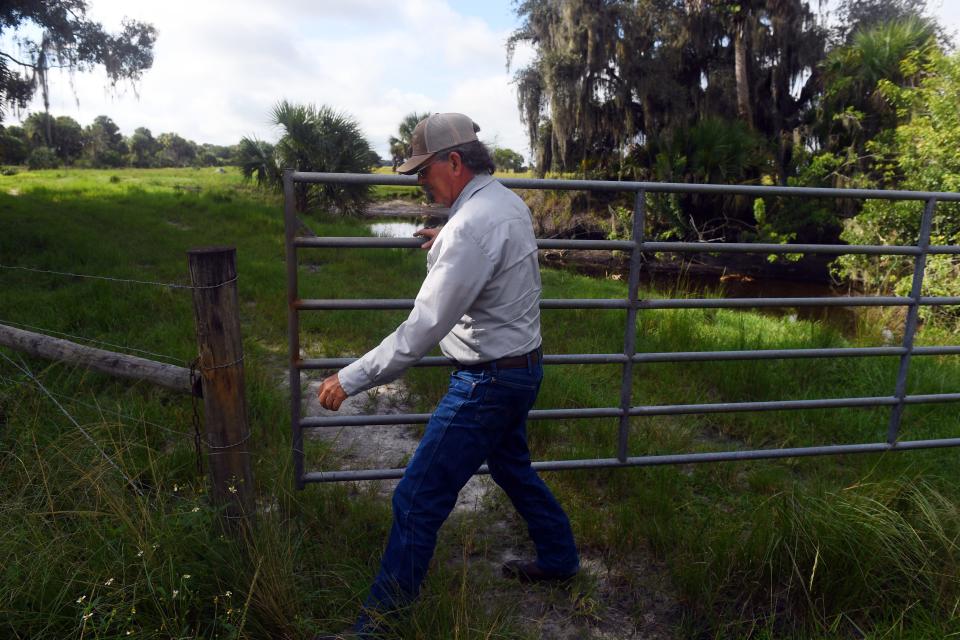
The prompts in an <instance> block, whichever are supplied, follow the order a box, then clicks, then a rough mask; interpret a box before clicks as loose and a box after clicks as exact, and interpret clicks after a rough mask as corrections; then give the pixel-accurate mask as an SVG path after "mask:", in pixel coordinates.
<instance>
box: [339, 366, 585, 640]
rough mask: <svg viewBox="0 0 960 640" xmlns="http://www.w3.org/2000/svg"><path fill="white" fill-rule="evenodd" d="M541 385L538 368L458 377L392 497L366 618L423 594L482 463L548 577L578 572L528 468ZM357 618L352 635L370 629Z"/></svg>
mask: <svg viewBox="0 0 960 640" xmlns="http://www.w3.org/2000/svg"><path fill="white" fill-rule="evenodd" d="M542 379H543V368H542V367H541V365H540V364H539V363H535V364H531V365H530V366H528V367H526V368H521V369H497V368H496V367H495V366H494V365H491V366H490V367H489V368H488V369H486V370H484V371H480V372H473V371H466V370H458V371H455V372H454V373H453V374H451V376H450V388H449V390H448V391H447V394H446V395H445V396H444V397H443V399H442V400H441V401H440V404H439V405H438V406H437V409H436V411H434V413H433V415H432V416H431V418H430V421H429V422H428V423H427V428H426V432H425V433H424V435H423V438H422V439H421V440H420V445H419V446H418V447H417V451H416V453H414V455H413V458H412V459H411V460H410V463H409V464H408V465H407V468H406V471H405V472H404V475H403V479H402V480H400V483H399V484H398V485H397V488H396V490H395V491H394V494H393V526H392V528H391V530H390V538H389V541H388V542H387V548H386V551H385V552H384V554H383V560H382V563H381V566H380V572H379V574H378V575H377V577H376V580H375V581H374V583H373V586H372V588H371V590H370V595H369V597H368V598H367V601H366V603H365V609H366V611H367V612H372V611H376V612H384V613H385V612H389V611H391V610H394V609H396V608H398V607H400V606H403V605H405V604H407V603H409V602H411V601H412V600H413V599H414V598H416V596H417V594H418V593H419V591H420V584H421V583H422V582H423V578H424V576H425V575H426V573H427V567H428V565H429V564H430V559H431V558H432V557H433V551H434V547H435V546H436V543H437V531H438V530H439V529H440V526H441V525H442V524H443V522H444V521H445V520H446V519H447V516H448V515H449V514H450V511H451V510H452V509H453V506H454V504H455V503H456V500H457V494H459V493H460V489H462V488H463V485H465V484H466V483H467V480H469V479H470V477H471V476H472V475H473V474H474V472H476V470H477V468H479V467H480V465H481V464H483V461H484V460H486V461H487V465H488V467H489V469H490V475H491V476H492V477H493V479H494V481H495V482H496V483H497V484H498V485H500V487H501V488H502V489H503V490H504V491H505V492H506V494H507V496H508V497H509V498H510V500H511V502H512V503H513V506H514V507H515V508H516V509H517V511H518V512H519V513H520V515H521V516H523V518H524V520H526V522H527V530H528V531H529V533H530V537H531V538H532V539H533V542H534V545H535V546H536V550H537V564H538V565H539V566H540V568H542V569H544V570H545V571H552V572H557V573H571V574H572V573H575V572H576V571H577V570H578V568H579V566H580V560H579V557H578V555H577V547H576V544H575V543H574V540H573V532H572V531H571V529H570V521H569V520H568V519H567V515H566V514H565V513H564V511H563V508H561V507H560V505H559V504H558V503H557V501H556V499H555V498H554V497H553V494H552V493H551V492H550V489H548V488H547V486H546V485H545V484H544V483H543V480H541V479H540V477H539V476H538V475H537V473H536V472H535V471H534V470H533V469H532V468H531V467H530V451H529V450H528V449H527V430H526V427H527V411H529V410H530V408H531V407H532V406H533V403H534V401H535V400H536V398H537V393H538V392H539V390H540V382H541V380H542ZM371 626H372V623H371V621H370V619H369V617H368V615H367V613H364V614H363V615H361V618H360V620H358V622H357V627H356V630H357V631H365V630H368V629H369V628H371Z"/></svg>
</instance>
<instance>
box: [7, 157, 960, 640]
mask: <svg viewBox="0 0 960 640" xmlns="http://www.w3.org/2000/svg"><path fill="white" fill-rule="evenodd" d="M310 226H311V228H313V229H314V230H315V231H316V232H317V233H319V234H322V235H359V234H365V233H366V231H365V227H364V225H363V224H362V223H361V222H358V221H351V220H333V219H329V218H317V219H315V220H313V221H311V224H310ZM0 229H2V233H0V324H13V325H15V326H21V327H27V328H35V329H39V330H42V331H46V332H59V333H62V334H67V335H70V336H79V337H83V338H85V339H92V340H98V341H103V342H108V343H111V344H113V345H124V346H126V347H130V348H135V349H140V350H146V351H149V352H151V353H152V354H154V355H151V356H149V357H155V358H160V357H161V356H163V357H166V358H169V360H170V361H172V362H174V363H178V364H184V363H187V362H189V361H190V360H192V359H193V357H194V355H195V351H196V348H195V337H194V328H193V317H192V310H191V306H190V294H189V291H187V290H182V289H171V288H168V287H163V286H157V285H146V284H133V283H125V282H117V281H107V280H91V279H83V278H77V277H68V276H63V275H56V274H51V273H40V272H37V271H26V270H23V269H11V268H9V267H28V268H31V269H36V270H46V271H57V272H69V273H80V274H89V275H102V276H110V277H113V278H119V279H131V280H140V281H150V282H161V283H185V282H186V280H187V269H186V255H185V252H186V251H187V250H188V249H189V248H192V247H197V246H206V245H233V246H236V247H237V256H238V271H239V274H240V278H239V281H238V286H239V291H240V297H241V306H242V317H241V320H242V327H243V331H244V349H245V353H246V360H245V365H246V372H247V391H248V403H249V412H250V423H251V429H252V432H253V435H254V439H255V444H254V447H253V451H254V464H255V468H254V474H255V478H256V482H257V490H258V496H259V498H258V502H259V504H261V505H262V506H263V509H262V513H261V515H260V518H259V520H258V523H257V526H256V528H255V529H254V530H253V531H252V532H251V534H250V535H249V536H248V537H247V538H245V539H244V540H241V541H235V540H232V539H230V538H229V537H226V536H224V535H223V534H222V532H221V530H220V528H219V526H218V524H217V519H216V513H215V511H214V509H213V508H211V507H210V506H209V505H208V504H207V503H206V501H205V499H204V497H203V496H204V493H205V489H206V478H205V477H200V476H198V474H197V470H196V457H195V453H194V449H193V428H192V426H191V415H192V408H191V403H190V400H189V399H188V398H184V397H179V396H174V395H172V394H169V393H167V392H163V391H160V390H158V389H156V388H153V387H151V386H149V385H146V384H130V383H127V382H122V381H116V380H113V379H110V378H107V377H105V376H101V375H97V374H92V373H89V372H87V371H84V370H82V369H78V368H75V367H70V366H65V365H61V364H51V363H48V362H44V361H39V360H32V359H29V358H25V357H24V358H21V357H20V356H18V355H17V354H16V353H15V352H13V351H10V350H6V349H3V350H0V354H2V356H3V357H0V496H2V498H0V532H2V536H3V537H2V539H0V636H2V637H10V638H18V639H19V638H58V639H59V638H81V637H82V638H118V637H131V638H168V637H176V638H214V637H220V638H266V637H270V638H280V637H289V638H304V637H309V636H310V634H312V633H315V632H317V631H321V630H323V631H336V630H339V629H340V628H341V627H342V626H343V625H345V624H346V623H347V622H348V621H349V620H350V619H351V618H352V617H353V616H354V615H355V613H356V611H357V608H358V606H359V603H360V601H361V600H362V597H363V595H364V593H363V592H364V589H365V588H366V587H367V586H368V583H369V581H370V579H371V578H372V575H373V573H374V571H375V569H376V566H377V563H378V560H379V554H380V550H381V548H382V544H383V542H384V540H385V538H386V533H387V529H388V526H389V522H390V514H389V504H388V501H386V500H384V499H382V498H381V497H379V496H378V495H377V492H376V491H375V487H370V486H359V485H357V486H348V485H315V486H310V487H308V488H307V489H306V490H304V491H302V492H296V491H294V490H293V489H292V470H291V468H290V437H289V419H288V415H287V405H286V395H285V393H284V390H283V389H282V388H281V384H280V381H281V380H282V379H283V369H284V366H285V362H286V334H285V330H286V302H285V271H284V270H285V267H284V248H283V224H282V216H281V210H280V204H279V200H278V199H277V197H276V196H273V195H269V194H262V193H260V192H258V191H256V190H254V189H253V188H251V187H249V186H248V185H245V184H244V183H242V181H241V180H240V177H239V174H238V172H237V171H236V170H235V169H227V171H226V173H222V174H221V173H215V172H214V171H213V170H210V169H202V170H116V171H79V170H78V171H73V170H61V171H42V172H21V173H18V174H16V175H13V176H2V177H0ZM424 270H425V268H424V264H423V256H422V254H420V253H419V252H414V251H407V250H355V251H348V250H342V249H338V250H325V251H317V252H315V253H310V254H308V255H307V256H306V257H305V258H304V259H303V260H302V261H301V295H302V296H303V297H317V298H346V297H389V298H402V297H413V295H414V294H415V293H416V290H417V288H418V285H419V282H420V280H421V279H422V277H423V274H424ZM543 280H544V296H545V297H572V298H588V297H601V298H605V297H623V296H624V295H625V289H626V287H625V285H624V284H623V283H622V282H619V281H613V280H598V279H591V278H586V277H582V276H577V275H574V274H571V273H569V272H564V271H553V270H545V271H544V273H543ZM651 295H662V294H651ZM403 317H404V314H403V313H401V312H376V313H373V312H371V313H367V312H356V311H354V312H337V313H333V312H329V313H317V314H311V315H308V316H305V318H304V321H303V333H302V342H303V346H304V349H305V350H306V352H307V354H308V356H314V357H318V356H334V355H337V356H339V355H355V354H359V353H361V352H362V351H364V350H365V349H367V348H370V347H372V346H373V345H375V344H376V343H377V342H378V341H379V340H380V339H381V338H382V337H383V336H384V335H385V334H386V333H388V332H389V331H390V330H391V329H392V328H393V327H394V326H395V325H396V324H397V322H399V321H400V320H401V319H402V318H403ZM623 318H624V313H623V312H622V311H583V310H578V311H564V310H553V311H551V310H547V311H545V312H544V315H543V330H544V341H545V345H546V347H547V350H548V352H552V353H615V352H618V351H621V350H622V343H623ZM639 318H640V319H639V328H638V332H637V346H638V350H639V351H696V350H703V351H712V350H726V349H755V348H805V347H828V346H830V347H835V346H852V345H854V344H856V345H877V344H880V341H881V338H880V336H879V330H880V325H879V324H876V323H867V322H865V323H864V326H863V328H862V330H861V332H860V336H859V337H858V338H857V339H856V340H853V341H851V340H849V339H846V338H844V337H842V336H841V335H839V334H838V333H837V332H835V331H833V330H831V329H830V328H828V327H825V326H822V325H819V324H815V323H808V322H803V321H800V322H791V321H789V320H788V319H775V318H771V317H768V316H763V315H759V314H754V313H746V312H744V313H740V312H733V311H724V310H715V311H709V310H673V311H668V310H663V311H650V312H645V313H641V314H640V317H639ZM920 342H922V343H924V344H938V343H951V342H956V338H955V337H954V336H950V335H936V334H933V333H932V332H927V333H924V334H922V335H921V339H920ZM114 348H115V347H114ZM139 355H143V354H139ZM897 364H898V363H897V360H896V359H890V358H885V359H884V358H871V359H859V358H847V359H843V360H834V361H825V360H820V359H804V360H787V361H756V362H725V363H695V364H691V365H680V364H651V365H644V366H638V367H636V368H635V377H634V403H635V404H651V405H653V404H682V403H699V402H725V401H726V402H736V401H746V400H777V399H802V398H816V397H837V396H885V395H890V394H891V393H892V389H893V386H894V380H895V377H896V371H897ZM445 376H446V372H445V371H443V370H415V371H412V372H410V373H409V374H408V375H407V376H405V380H406V384H407V385H408V387H409V389H410V391H411V398H412V403H413V407H412V409H413V410H425V411H428V410H429V409H430V408H431V407H432V406H433V404H434V403H435V402H436V400H437V398H438V397H439V395H440V394H441V393H442V392H443V389H444V382H445ZM34 377H35V378H36V380H37V381H38V382H39V383H40V384H42V386H43V387H44V388H45V389H46V390H47V391H49V392H50V394H53V397H54V398H56V400H57V402H59V403H60V406H58V405H57V404H56V403H54V401H53V400H52V399H51V397H50V395H48V394H47V393H46V392H45V391H43V390H42V389H41V387H40V386H39V385H38V384H37V383H36V382H35V381H34V379H33V378H34ZM619 379H620V368H619V367H617V366H600V365H597V366H587V365H576V366H554V367H550V368H549V369H548V372H547V379H546V382H545V384H544V389H543V392H542V394H541V397H540V399H539V400H538V407H541V408H548V407H549V408H555V407H609V406H617V405H618V404H619V386H620V385H619ZM958 387H960V368H958V366H957V362H956V361H955V359H952V358H915V359H914V362H913V364H912V368H911V377H910V389H909V392H910V393H945V392H953V391H957V389H958ZM60 407H62V410H61V408H60ZM68 414H69V417H68ZM888 417H889V410H879V409H844V410H833V411H826V410H824V411H806V412H786V411H784V412H765V413H728V414H714V415H709V416H682V415H681V416H671V417H651V418H637V419H635V420H633V421H632V423H631V455H643V454H655V453H677V452H685V451H719V450H727V449H753V448H773V447H782V446H786V447H793V446H807V445H814V444H838V443H854V442H861V441H880V440H882V439H883V438H884V437H885V434H886V428H887V421H888ZM616 428H617V423H616V420H609V419H608V420H578V421H557V422H552V423H544V422H535V423H531V427H530V441H531V447H532V448H533V450H534V454H535V457H536V458H537V459H568V458H583V457H603V458H606V457H613V456H614V455H615V448H616V440H617V438H616ZM84 434H86V435H88V436H89V437H90V438H91V439H92V440H94V441H95V442H96V444H97V447H94V446H93V445H92V444H91V443H90V441H89V440H88V439H87V438H86V437H85V435H84ZM958 434H960V429H958V426H957V418H956V409H955V407H952V406H950V405H919V406H911V407H909V408H908V409H907V410H906V413H905V417H904V426H903V438H904V439H911V440H912V439H923V438H934V437H955V436H957V435H958ZM101 451H102V452H103V453H102V454H101ZM104 455H106V456H107V457H109V458H110V460H111V461H112V462H113V463H114V464H116V465H117V466H118V467H119V468H120V469H121V470H122V472H123V473H124V474H126V475H127V476H129V477H130V478H133V479H134V480H135V481H136V483H137V484H138V486H140V487H143V488H144V491H143V495H142V496H141V495H137V494H136V493H134V492H132V491H130V490H129V489H128V488H127V485H126V482H125V480H124V479H123V477H121V475H120V473H118V472H117V470H116V469H115V468H114V467H113V466H112V464H111V463H109V462H107V461H106V460H105V459H104ZM307 455H308V467H311V468H324V469H329V468H335V467H336V465H337V464H338V463H337V459H336V456H335V455H334V454H333V452H331V451H330V450H329V449H328V447H327V445H324V444H322V443H320V442H318V441H313V442H311V443H310V446H309V447H308V451H307ZM958 472H960V459H958V455H957V452H956V451H954V450H950V449H945V450H931V451H921V452H914V453H906V454H896V455H864V456H842V457H831V458H800V459H789V460H782V461H758V462H746V463H720V464H708V465H698V466H692V465H687V466H680V467H651V468H643V469H639V468H637V469H622V470H604V471H587V470H584V471H575V472H562V473H548V474H545V479H546V480H547V481H548V483H549V484H550V485H551V487H552V488H553V489H554V490H555V492H556V493H557V495H558V498H559V499H560V501H561V503H562V504H563V505H564V506H565V507H566V508H567V509H568V512H569V514H570V516H571V520H572V522H573V526H574V530H575V533H576V535H577V538H578V541H579V543H580V544H581V546H582V549H583V552H584V555H585V557H588V558H593V559H596V560H597V562H598V563H600V565H601V566H603V567H606V568H607V569H608V571H607V574H606V575H602V576H601V575H597V573H590V572H586V573H585V574H584V575H582V576H581V577H579V578H578V579H577V581H575V583H574V584H573V585H572V586H570V587H569V589H566V590H564V589H540V590H534V591H533V596H530V595H529V590H524V589H521V588H519V587H517V586H516V585H513V584H510V583H507V582H506V581H504V580H502V579H500V578H498V577H497V576H496V575H495V573H494V572H493V571H491V570H489V569H487V567H488V565H489V564H490V563H488V562H485V561H486V560H490V559H492V558H495V554H496V552H497V551H498V550H499V549H501V548H502V546H503V545H504V544H505V543H504V540H503V539H504V538H507V539H509V541H510V542H511V544H522V542H521V541H522V540H523V538H524V531H523V526H522V523H521V522H519V521H517V519H516V517H515V516H513V515H512V513H511V510H510V508H509V505H508V504H507V503H506V501H505V499H504V498H502V496H499V495H497V496H494V497H493V498H491V500H490V504H489V505H487V508H485V509H484V510H483V511H482V512H480V513H479V514H476V515H471V516H469V517H465V518H461V519H457V520H456V521H452V522H451V523H449V524H448V525H447V526H446V527H445V529H444V532H443V533H442V534H441V543H440V548H439V549H438V553H437V557H436V562H435V566H434V568H433V569H432V570H431V574H430V576H429V578H428V583H427V585H426V587H425V591H424V594H423V598H422V599H421V600H420V601H419V602H418V603H417V604H416V605H415V606H414V607H412V610H411V612H410V615H409V616H406V617H404V619H403V620H402V621H401V622H400V623H399V624H398V626H397V627H396V628H395V630H394V631H395V633H396V636H397V637H402V638H430V639H433V638H458V639H460V638H471V639H472V638H526V639H533V638H537V637H541V634H542V633H543V632H542V631H538V630H537V628H536V627H534V626H531V624H530V621H529V620H528V617H529V616H528V615H527V613H528V610H527V608H526V607H527V606H528V605H529V598H531V597H533V598H535V599H536V600H537V603H538V606H542V607H545V608H552V609H554V610H556V611H559V612H561V613H562V615H563V616H565V619H566V621H567V623H568V625H569V626H570V627H571V628H574V629H578V630H581V631H580V632H578V633H581V632H582V635H581V636H580V637H591V634H596V633H599V632H600V631H611V630H610V629H608V628H607V627H605V626H604V625H605V624H606V623H604V622H603V621H604V619H605V617H606V616H607V615H608V614H609V613H610V612H611V611H612V610H614V609H616V610H617V611H620V612H624V611H625V612H626V615H627V622H628V623H629V624H634V625H637V626H640V625H642V624H643V623H644V616H645V615H647V614H648V613H649V611H648V610H647V609H646V608H645V603H647V602H649V600H650V597H651V596H650V594H649V592H650V591H651V590H652V591H656V592H658V593H659V592H661V591H662V592H663V593H664V594H666V595H665V596H664V597H667V598H668V599H669V600H670V602H671V603H672V604H671V605H670V606H669V607H665V608H664V610H667V611H669V616H668V617H669V619H668V620H666V621H665V624H666V627H665V628H668V629H669V630H670V633H671V634H672V635H671V636H663V637H690V638H771V639H772V638H784V639H786V638H791V639H793V638H796V639H800V638H860V637H868V638H877V639H880V638H941V637H948V636H950V635H951V634H954V635H956V634H960V619H958V617H957V614H958V607H960V579H958V569H960V550H958V548H957V541H958V536H960V509H958V504H960V489H958V488H957V482H956V479H957V477H958ZM495 521H496V522H506V525H507V526H506V528H505V529H504V528H497V527H493V526H492V523H493V522H495ZM527 550H529V547H527ZM654 578H656V579H657V580H660V581H661V582H657V583H654V582H653V579H654ZM610 585H613V586H612V587H611V586H610ZM611 592H614V593H616V594H617V600H616V602H614V601H612V600H611V598H610V597H609V595H610V593H611ZM640 594H647V595H645V596H643V597H641V595H640ZM543 637H549V636H543ZM606 637H620V636H616V635H608V636H606ZM623 637H628V636H623Z"/></svg>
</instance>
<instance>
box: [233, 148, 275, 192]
mask: <svg viewBox="0 0 960 640" xmlns="http://www.w3.org/2000/svg"><path fill="white" fill-rule="evenodd" d="M237 162H238V163H239V165H240V172H241V173H243V177H244V179H246V180H252V179H254V178H256V181H257V186H258V187H261V188H268V187H269V188H273V187H274V186H276V185H277V184H279V183H281V182H282V181H283V176H282V175H281V171H280V167H279V166H278V165H277V160H276V157H275V156H274V155H273V145H272V144H270V143H269V142H264V141H263V140H257V139H256V138H247V137H246V136H244V137H243V138H241V139H240V144H239V145H237Z"/></svg>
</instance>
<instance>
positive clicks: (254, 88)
mask: <svg viewBox="0 0 960 640" xmlns="http://www.w3.org/2000/svg"><path fill="white" fill-rule="evenodd" d="M88 3H89V5H88V6H89V11H88V15H89V17H90V18H92V19H94V20H97V21H99V22H102V23H103V25H104V27H105V28H107V29H108V30H111V31H113V30H119V28H120V23H121V20H122V19H123V18H124V17H128V18H131V19H135V20H140V21H144V22H149V23H151V24H153V25H154V26H155V27H156V28H157V31H158V37H157V42H156V45H155V47H154V64H153V67H152V68H151V69H149V70H148V71H146V72H145V73H144V74H143V77H142V78H141V80H140V81H139V82H138V83H136V85H135V86H130V85H129V84H122V85H120V86H118V87H117V88H116V89H110V88H108V83H107V81H106V77H105V75H104V73H103V72H102V71H100V70H95V71H93V72H88V73H75V74H73V75H72V76H71V75H68V74H66V73H58V72H54V73H51V76H50V77H51V82H50V89H51V105H50V111H51V113H52V114H54V115H57V116H59V115H68V116H70V117H72V118H74V119H75V120H77V121H78V122H79V123H80V124H81V125H87V124H89V123H90V122H92V121H93V119H94V118H95V117H96V116H98V115H101V114H103V115H108V116H110V117H111V118H112V119H113V120H114V122H116V123H117V125H118V126H119V127H120V130H121V131H122V132H123V133H124V134H126V135H130V134H132V133H133V130H134V129H135V128H137V127H141V126H144V127H147V128H148V129H150V130H151V131H152V132H153V134H154V136H156V135H159V134H160V133H163V132H166V131H174V132H176V133H179V134H180V135H182V136H184V137H186V138H189V139H191V140H194V141H195V142H198V143H203V142H209V143H213V144H224V145H227V144H235V143H236V142H238V141H239V139H240V138H241V137H242V136H249V137H257V138H260V139H262V140H267V141H270V142H275V141H276V140H277V138H278V137H279V135H280V133H279V132H278V131H277V130H276V128H275V127H273V126H272V125H271V124H270V115H269V114H270V110H271V108H272V107H273V105H275V104H276V103H277V102H278V101H279V100H281V99H286V100H289V101H291V102H297V103H313V104H317V105H320V104H326V105H329V106H331V107H334V108H335V109H338V110H340V111H343V112H346V113H348V114H349V115H351V116H353V117H354V118H355V119H356V120H357V122H358V123H359V124H360V127H361V129H362V130H363V132H364V134H365V135H366V136H367V139H368V140H369V141H370V143H371V145H372V146H373V148H374V149H375V150H376V151H377V152H378V153H379V154H380V155H381V156H382V157H384V158H388V157H389V153H388V143H387V139H388V138H389V137H390V136H391V135H395V134H396V129H397V125H398V124H399V122H400V120H401V119H402V118H403V116H404V115H406V114H408V113H410V112H411V111H418V112H424V111H430V112H437V111H459V112H462V113H466V114H468V115H469V116H470V117H472V118H473V119H474V121H475V122H477V123H478V124H479V125H480V127H481V131H480V134H479V136H480V138H481V139H482V140H483V141H484V142H487V143H488V144H494V145H497V146H502V147H509V148H511V149H514V150H516V151H518V152H519V153H521V154H522V155H523V156H524V157H525V158H529V145H528V142H527V137H526V134H525V130H524V127H523V126H522V124H521V123H520V118H519V114H518V110H517V98H516V88H515V86H514V85H513V83H512V77H513V72H514V71H515V70H516V69H517V68H521V67H523V66H524V65H525V64H526V63H527V62H528V61H529V60H530V59H531V57H532V51H531V50H530V49H529V48H523V47H521V48H520V49H518V51H517V52H516V54H515V56H514V60H513V64H512V66H511V68H510V70H509V71H508V69H507V66H506V63H507V58H506V41H507V38H508V37H509V36H510V34H511V33H512V32H513V31H514V29H516V27H517V26H518V25H519V21H518V19H517V17H516V15H515V14H514V12H513V3H512V2H511V0H482V1H477V0H474V1H469V2H468V1H465V0H459V1H455V0H405V1H403V2H385V1H383V0H273V1H272V2H264V1H262V0H163V1H162V2H160V1H157V0H149V1H148V0H88ZM929 5H930V8H931V10H932V12H933V13H934V15H936V16H937V17H938V18H939V19H940V21H941V24H943V25H944V26H946V27H947V28H948V30H951V31H955V32H956V31H958V30H960V2H958V1H957V0H931V1H930V2H929ZM5 46H6V45H5ZM42 109H43V106H42V102H41V101H40V98H39V96H38V97H36V98H35V99H34V102H33V104H32V105H30V107H29V108H28V109H27V110H26V111H25V112H24V113H23V114H21V115H23V116H25V115H26V113H28V112H30V111H39V110H42ZM9 120H11V121H15V120H17V117H16V115H13V117H11V118H10V119H9Z"/></svg>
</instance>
